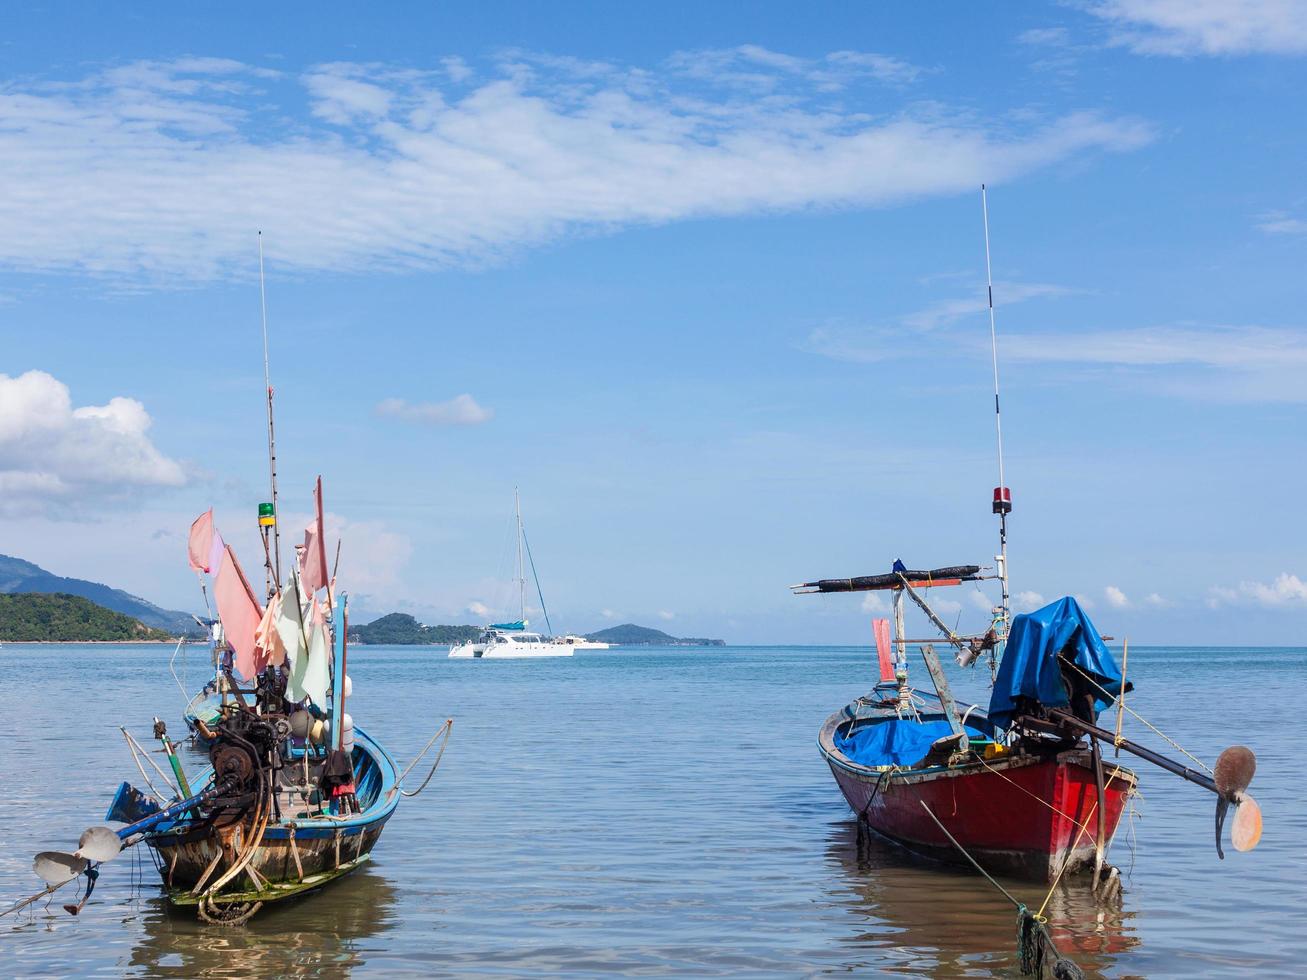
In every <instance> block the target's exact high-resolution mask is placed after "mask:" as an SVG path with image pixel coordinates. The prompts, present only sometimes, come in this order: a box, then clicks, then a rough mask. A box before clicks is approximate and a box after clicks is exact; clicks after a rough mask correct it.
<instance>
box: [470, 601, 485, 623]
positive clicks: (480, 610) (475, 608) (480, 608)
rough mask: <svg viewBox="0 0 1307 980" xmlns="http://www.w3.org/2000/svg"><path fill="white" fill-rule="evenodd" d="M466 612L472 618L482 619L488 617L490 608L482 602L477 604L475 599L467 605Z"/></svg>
mask: <svg viewBox="0 0 1307 980" xmlns="http://www.w3.org/2000/svg"><path fill="white" fill-rule="evenodd" d="M467 611H468V612H469V613H471V614H472V615H473V616H480V617H481V618H482V619H484V618H485V617H486V616H489V615H490V607H489V606H487V605H486V604H485V603H484V602H478V601H477V600H475V599H473V600H472V601H471V602H469V603H468V604H467Z"/></svg>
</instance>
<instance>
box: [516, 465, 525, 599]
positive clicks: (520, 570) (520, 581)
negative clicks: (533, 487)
mask: <svg viewBox="0 0 1307 980" xmlns="http://www.w3.org/2000/svg"><path fill="white" fill-rule="evenodd" d="M513 511H514V513H516V514H517V588H518V615H517V618H518V620H519V621H520V622H523V623H525V622H526V566H525V565H524V564H523V563H522V497H521V495H520V494H519V493H518V489H517V487H514V488H513Z"/></svg>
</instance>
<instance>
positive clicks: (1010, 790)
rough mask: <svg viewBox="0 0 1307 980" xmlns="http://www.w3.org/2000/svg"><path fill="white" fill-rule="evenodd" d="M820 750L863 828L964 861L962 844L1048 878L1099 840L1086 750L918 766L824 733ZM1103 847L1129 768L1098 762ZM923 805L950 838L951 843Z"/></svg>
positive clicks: (1004, 870) (993, 866) (1021, 872)
mask: <svg viewBox="0 0 1307 980" xmlns="http://www.w3.org/2000/svg"><path fill="white" fill-rule="evenodd" d="M841 720H842V721H847V720H848V719H847V717H846V716H843V715H837V716H833V718H832V719H831V720H829V721H828V723H827V726H826V727H825V728H824V729H823V736H824V737H823V739H822V745H821V748H822V753H823V755H824V756H825V757H826V761H827V763H828V764H829V765H830V769H831V773H832V774H833V775H834V777H835V781H836V783H837V784H838V785H839V787H840V791H841V792H842V793H843V794H844V798H845V800H847V801H848V804H849V806H850V808H852V810H853V812H854V814H856V815H857V816H858V817H859V819H860V820H861V821H862V822H863V823H864V824H865V825H866V826H867V827H868V828H870V829H871V830H873V831H875V832H876V833H877V834H880V835H881V836H883V837H886V838H888V839H889V840H892V841H895V842H896V843H898V844H901V845H903V846H904V847H906V848H908V849H909V850H912V851H914V852H916V853H919V854H923V855H926V856H928V857H932V858H936V859H939V860H944V861H948V862H950V863H966V858H965V857H964V856H963V855H962V854H961V853H960V852H959V850H958V846H957V845H960V846H961V847H962V848H964V849H965V850H966V852H967V854H969V855H971V857H972V858H974V859H975V860H976V861H977V862H978V863H979V864H980V865H981V866H982V867H984V868H985V869H986V870H989V871H992V872H995V873H998V874H1006V875H1012V876H1015V877H1021V878H1029V879H1036V880H1044V881H1051V880H1052V879H1054V878H1055V877H1057V876H1058V875H1059V874H1060V873H1065V874H1069V873H1074V872H1075V871H1077V870H1080V869H1083V868H1085V867H1086V866H1090V867H1092V865H1093V862H1094V859H1095V852H1096V849H1097V845H1098V836H1099V822H1098V812H1097V790H1096V787H1095V784H1094V772H1093V767H1092V763H1091V758H1090V755H1089V752H1088V751H1087V750H1084V749H1073V750H1070V751H1066V752H1061V753H1058V754H1056V755H1049V756H1034V755H1021V754H1014V755H1005V756H999V757H997V758H995V759H993V760H989V761H983V762H982V761H974V762H971V763H966V764H962V765H958V766H952V767H949V766H937V767H933V768H926V769H894V770H890V769H872V768H868V767H864V766H859V765H857V764H856V763H853V762H851V761H850V760H848V759H846V758H845V757H844V756H842V755H841V754H840V753H839V752H838V751H837V750H835V749H834V746H833V745H832V744H831V739H830V738H829V737H825V736H827V735H828V733H829V732H833V730H834V727H835V724H838V723H839V722H840V721H841ZM1104 769H1105V775H1106V776H1107V777H1108V778H1107V782H1106V787H1105V792H1104V799H1105V803H1106V805H1105V807H1104V820H1103V830H1102V833H1103V847H1104V850H1106V848H1107V847H1108V846H1109V845H1110V844H1111V841H1112V837H1113V836H1114V835H1115V833H1116V828H1117V825H1118V824H1119V823H1120V820H1121V815H1122V813H1123V812H1124V810H1125V807H1126V804H1127V802H1128V800H1129V797H1130V794H1131V793H1133V792H1134V788H1135V782H1136V780H1135V776H1134V773H1132V772H1130V771H1129V770H1125V769H1119V768H1118V767H1115V766H1111V765H1106V764H1105V766H1104ZM927 808H929V810H930V813H932V814H934V816H935V817H937V818H938V819H939V821H940V823H942V824H943V825H944V827H945V828H946V829H947V830H948V832H949V833H950V834H952V835H953V837H954V838H955V839H956V841H957V845H955V844H954V843H952V842H951V841H950V840H949V838H948V836H947V835H946V834H945V833H944V831H943V830H941V829H940V826H939V824H937V823H936V822H935V821H934V820H932V819H931V817H930V814H927V813H926V812H925V811H926V809H927Z"/></svg>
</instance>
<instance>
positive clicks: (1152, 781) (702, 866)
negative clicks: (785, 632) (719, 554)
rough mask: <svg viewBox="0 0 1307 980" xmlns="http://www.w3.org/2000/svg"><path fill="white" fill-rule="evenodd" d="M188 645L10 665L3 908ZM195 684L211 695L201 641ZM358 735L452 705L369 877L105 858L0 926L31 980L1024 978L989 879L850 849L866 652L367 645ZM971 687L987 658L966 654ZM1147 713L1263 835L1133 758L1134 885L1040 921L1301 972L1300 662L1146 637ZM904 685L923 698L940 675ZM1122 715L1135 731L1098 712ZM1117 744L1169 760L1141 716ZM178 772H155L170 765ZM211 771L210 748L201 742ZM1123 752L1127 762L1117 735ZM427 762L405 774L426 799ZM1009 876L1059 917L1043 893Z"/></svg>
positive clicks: (28, 653)
mask: <svg viewBox="0 0 1307 980" xmlns="http://www.w3.org/2000/svg"><path fill="white" fill-rule="evenodd" d="M171 653H172V649H171V647H167V648H165V647H157V646H124V647H116V646H81V645H69V646H59V645H45V646H22V645H6V646H5V647H4V648H3V650H0V722H2V725H3V727H2V730H3V733H4V741H3V743H0V904H4V905H7V904H9V902H10V901H13V900H17V899H19V898H21V897H24V896H26V895H29V894H31V893H32V892H35V891H37V890H38V889H39V888H40V887H41V883H40V882H39V880H38V879H37V878H36V877H35V876H34V875H33V874H32V872H31V859H32V855H33V854H35V853H36V852H37V851H40V850H45V849H57V850H71V849H73V848H74V847H75V846H76V844H77V838H78V835H79V834H80V832H81V831H82V829H83V828H85V827H87V826H91V825H94V824H98V823H101V822H102V817H103V814H104V809H105V806H106V804H107V802H108V800H109V797H110V796H111V794H112V792H113V790H114V789H115V788H116V787H117V785H118V783H119V782H120V781H121V780H123V779H130V780H131V781H133V782H137V783H139V782H140V778H139V775H138V773H137V772H136V770H135V767H134V766H133V764H132V761H131V757H130V755H129V753H128V751H127V748H126V746H125V744H124V740H123V737H122V734H121V733H120V732H119V726H120V725H121V726H126V727H127V728H128V729H129V730H131V731H132V732H133V733H134V734H135V735H136V737H137V738H138V739H140V740H141V741H142V742H145V743H150V737H149V736H150V729H151V723H152V719H153V716H154V715H156V714H157V715H159V716H160V717H162V718H163V719H164V720H165V721H166V722H167V723H168V725H169V729H170V731H172V732H173V733H174V734H175V735H177V736H181V735H182V734H184V733H185V728H184V726H183V725H182V722H181V718H180V713H181V709H182V706H183V704H184V703H185V698H184V697H183V694H182V691H181V690H180V689H179V688H178V686H177V685H176V684H174V682H173V680H172V678H171V677H170V675H169V671H168V658H169V655H170V654H171ZM182 659H183V658H179V665H178V673H179V674H184V678H183V680H184V685H185V687H186V688H187V689H188V690H192V689H196V688H198V687H199V686H201V685H202V684H203V682H204V680H205V674H204V662H205V660H206V657H205V654H204V653H203V652H202V651H201V650H200V649H198V648H191V649H190V651H189V652H188V653H187V654H186V656H185V658H184V660H185V661H186V662H185V664H184V666H183V665H182ZM349 669H350V674H351V676H352V678H353V681H354V696H353V698H352V700H351V702H350V705H349V710H350V713H351V714H352V715H353V716H354V719H355V722H356V724H357V725H359V726H360V727H362V728H363V729H365V730H366V731H368V732H369V733H370V734H371V735H372V736H373V737H375V738H377V739H378V740H379V741H380V742H381V743H382V744H383V745H384V746H386V748H387V749H388V750H389V751H390V752H391V753H392V755H394V756H395V758H396V759H397V760H398V761H399V762H400V764H401V765H404V764H406V763H407V762H408V760H409V759H410V758H412V756H413V755H414V754H415V753H416V752H417V751H418V750H419V749H421V747H422V746H423V745H424V744H425V743H426V741H427V739H428V738H429V737H430V735H431V734H432V733H433V732H434V731H435V730H436V729H437V728H438V727H439V726H440V724H441V723H443V721H444V720H445V718H447V717H453V718H454V727H453V736H452V738H451V740H450V742H449V747H448V751H447V752H446V753H445V756H444V759H443V761H442V762H441V765H440V769H439V770H438V772H437V773H436V775H435V778H434V779H432V781H431V783H430V785H429V786H428V788H427V789H426V791H425V792H424V793H422V795H420V796H418V797H416V798H414V799H405V800H403V801H402V802H401V804H400V806H399V809H398V811H397V812H396V814H395V815H394V817H393V818H392V819H391V821H390V823H389V825H388V826H387V827H386V830H385V833H384V834H383V835H382V837H381V840H380V842H379V844H378V846H377V847H376V849H375V851H374V852H373V861H372V862H371V863H370V864H369V865H366V866H365V867H364V869H362V870H361V871H359V872H357V873H356V874H354V875H353V876H351V877H349V878H346V879H344V880H342V881H339V882H336V883H334V884H332V885H330V886H328V887H327V888H326V889H324V890H322V891H321V892H319V893H317V894H315V895H312V896H309V897H307V898H304V899H302V900H299V901H295V902H292V903H289V904H287V905H285V906H283V907H268V908H265V909H264V910H263V911H262V912H260V913H259V915H258V916H256V917H255V918H254V920H253V921H252V922H251V923H250V924H249V925H247V926H244V927H241V928H236V929H222V928H215V927H212V926H203V925H201V924H200V923H198V922H197V921H196V920H195V918H194V916H193V914H189V913H184V912H183V913H174V912H170V911H169V909H168V908H167V906H166V904H165V903H164V900H163V898H162V896H161V894H160V891H159V883H158V877H157V874H156V873H155V871H154V868H153V865H152V864H151V863H150V862H149V860H148V855H147V854H146V853H145V852H144V848H138V849H135V850H133V851H129V852H126V853H124V854H123V855H122V856H121V857H119V858H118V859H117V860H115V861H114V862H112V863H110V864H108V865H106V866H105V867H104V868H103V874H102V875H101V878H100V881H99V884H98V886H97V887H96V890H95V894H94V895H93V896H92V898H91V900H90V902H89V903H88V904H87V906H86V908H85V909H84V910H83V912H82V914H81V915H80V916H78V917H76V918H73V917H71V916H69V915H67V914H66V913H65V912H64V911H63V910H62V908H61V905H62V904H63V903H64V902H68V901H73V900H75V899H74V896H72V895H71V894H70V893H71V891H72V888H71V887H70V888H67V889H65V890H63V891H61V892H59V893H57V894H56V895H55V896H54V899H53V900H52V901H50V902H48V903H47V902H45V901H44V900H43V901H42V902H41V903H39V904H38V905H36V906H35V907H34V908H32V909H29V910H27V911H24V912H21V913H17V914H14V915H10V916H6V917H4V918H0V955H2V956H3V960H2V961H0V962H2V963H3V966H2V967H0V972H3V973H6V974H10V973H12V974H16V975H18V976H67V975H90V976H120V975H129V976H167V977H254V976H301V975H323V976H349V975H357V976H396V975H421V976H442V975H444V976H521V975H529V974H541V973H557V974H563V975H568V976H611V975H623V974H630V975H689V976H811V975H817V974H827V973H856V974H862V975H877V974H893V975H909V976H929V977H943V976H976V977H985V976H1014V975H1016V974H1017V961H1016V955H1015V937H1016V915H1015V913H1014V910H1013V908H1012V906H1011V905H1010V904H1008V902H1007V900H1006V899H1004V898H1003V897H1002V896H1001V895H1000V894H999V893H998V892H997V891H996V890H995V889H994V888H993V887H992V886H991V885H990V884H988V883H987V882H986V881H985V880H984V879H982V878H981V877H979V876H978V875H975V874H969V873H964V872H961V871H957V870H948V869H944V868H941V867H939V866H935V865H931V864H929V863H923V862H922V861H920V860H916V859H913V858H912V857H910V856H908V855H906V854H904V853H903V852H902V851H900V850H899V849H897V848H896V847H894V846H893V845H890V844H886V843H881V842H876V841H873V842H871V843H870V844H863V845H862V846H859V842H858V839H857V835H856V833H855V827H854V821H853V817H852V814H851V813H850V812H849V810H848V808H847V806H846V804H845V802H844V800H843V798H842V797H841V796H840V794H839V791H838V790H837V789H836V787H835V783H834V781H833V780H832V779H831V776H830V772H829V770H828V769H827V767H826V765H825V763H824V762H823V761H822V759H821V757H820V756H819V754H818V752H817V747H816V736H817V730H818V728H819V727H820V725H821V723H822V721H823V719H824V718H825V717H826V716H827V715H828V714H830V713H831V712H833V711H835V710H837V709H838V708H840V707H841V706H843V705H844V704H846V703H847V702H849V701H850V700H852V699H853V698H854V697H856V696H858V695H859V694H862V693H865V692H866V691H867V690H868V689H869V688H870V686H871V684H872V682H873V680H874V678H873V671H874V669H875V668H874V656H873V655H872V654H871V653H870V652H869V651H867V650H866V649H847V648H846V649H841V648H831V647H726V648H705V649H686V648H678V649H651V648H645V649H616V650H609V651H603V652H599V651H594V652H590V651H583V652H579V653H578V654H577V655H576V656H575V657H574V658H572V659H567V660H542V661H535V662H531V661H469V660H449V659H447V658H446V656H445V650H444V649H443V648H431V647H365V646H356V647H353V648H352V649H351V651H350V668H349ZM950 674H951V676H953V677H954V679H955V683H956V686H957V694H958V695H959V697H960V698H963V699H974V700H982V703H983V699H985V698H986V697H987V695H986V693H985V682H986V681H987V678H988V672H987V671H986V670H985V668H984V667H983V666H982V667H981V668H979V669H978V670H973V671H972V672H970V673H965V674H964V673H963V672H961V671H959V670H951V671H950ZM1129 675H1130V679H1131V680H1133V681H1134V682H1135V684H1136V685H1137V687H1138V691H1137V693H1136V694H1134V695H1132V696H1131V697H1130V699H1129V703H1130V705H1131V706H1132V707H1134V708H1135V709H1137V710H1138V711H1139V712H1140V713H1141V714H1143V715H1144V716H1145V717H1147V718H1148V719H1149V720H1150V721H1152V722H1153V723H1154V724H1155V725H1157V726H1158V727H1159V728H1160V729H1161V730H1162V731H1163V732H1165V733H1167V734H1168V735H1169V736H1170V737H1171V738H1173V739H1175V740H1176V741H1178V742H1179V743H1181V744H1182V745H1184V746H1185V748H1187V749H1188V750H1189V751H1191V752H1193V753H1194V754H1195V755H1197V756H1198V757H1199V758H1202V759H1204V760H1206V761H1208V762H1209V763H1210V761H1211V760H1213V759H1214V758H1215V756H1216V755H1217V753H1218V752H1219V751H1220V750H1221V749H1222V748H1224V747H1225V746H1227V745H1230V744H1236V743H1242V744H1246V745H1249V746H1251V747H1252V748H1253V749H1254V750H1255V751H1256V753H1257V758H1258V770H1257V777H1256V779H1255V780H1254V782H1253V784H1252V790H1251V791H1252V793H1253V795H1254V796H1255V797H1256V798H1257V799H1258V801H1259V802H1260V804H1261V807H1262V811H1263V814H1264V816H1265V827H1266V829H1265V836H1264V837H1263V840H1262V843H1261V845H1260V847H1258V848H1257V849H1256V850H1255V851H1252V852H1249V853H1243V854H1240V853H1236V852H1233V850H1232V849H1231V848H1230V847H1229V846H1228V845H1227V847H1226V859H1225V860H1224V861H1219V860H1218V859H1217V856H1216V849H1215V846H1214V842H1213V812H1214V809H1215V799H1214V797H1213V796H1212V795H1211V794H1210V793H1207V792H1206V791H1204V790H1202V789H1199V788H1198V787H1195V786H1192V785H1190V784H1188V783H1185V782H1183V781H1182V780H1180V779H1178V778H1176V777H1174V776H1172V775H1170V774H1168V773H1165V772H1162V771H1161V770H1157V769H1153V768H1151V767H1149V766H1147V765H1146V764H1144V763H1142V762H1140V763H1138V764H1137V765H1134V764H1133V763H1131V762H1130V760H1129V759H1128V758H1127V757H1123V761H1125V762H1126V763H1127V764H1132V765H1134V768H1135V769H1136V770H1137V771H1138V772H1139V773H1140V777H1141V780H1140V789H1141V792H1140V795H1139V798H1138V799H1137V801H1136V803H1135V806H1134V808H1133V809H1132V811H1131V812H1130V814H1129V815H1128V816H1127V817H1126V818H1124V819H1123V821H1122V825H1121V828H1120V830H1119V832H1118V834H1117V839H1116V842H1115V845H1114V847H1113V850H1112V854H1111V857H1112V860H1113V861H1114V862H1115V863H1116V864H1117V865H1119V866H1120V867H1121V869H1122V872H1123V874H1124V876H1125V888H1124V894H1123V896H1122V898H1121V900H1120V901H1119V902H1116V903H1113V904H1110V905H1104V906H1100V905H1098V904H1097V903H1095V902H1094V900H1093V899H1092V897H1091V896H1090V895H1089V894H1088V890H1087V887H1086V885H1085V883H1084V879H1079V880H1072V881H1069V882H1067V883H1066V884H1064V885H1063V886H1061V887H1059V889H1058V890H1057V891H1056V893H1055V894H1054V895H1053V896H1052V897H1051V899H1050V900H1049V902H1048V905H1047V910H1046V914H1047V915H1048V917H1049V920H1050V928H1051V930H1052V933H1053V935H1054V937H1055V939H1056V941H1057V942H1058V944H1059V945H1060V947H1061V948H1062V951H1063V952H1064V953H1066V954H1068V955H1070V956H1071V957H1072V958H1073V959H1075V960H1076V961H1077V962H1078V963H1079V964H1080V965H1081V967H1082V968H1083V969H1085V970H1086V972H1087V973H1090V974H1091V975H1092V974H1095V973H1097V974H1102V975H1106V976H1147V977H1161V976H1177V977H1178V976H1184V977H1195V976H1238V975H1244V974H1252V973H1256V974H1257V975H1259V976H1293V975H1301V974H1302V972H1303V970H1304V969H1305V968H1304V963H1307V804H1305V803H1304V793H1303V791H1302V788H1301V777H1300V765H1299V760H1301V759H1302V757H1303V754H1304V747H1305V738H1307V729H1305V727H1304V724H1303V719H1302V716H1301V709H1300V705H1301V700H1302V699H1301V695H1302V693H1303V691H1304V688H1305V685H1304V681H1307V651H1304V650H1290V649H1259V650H1252V649H1249V650H1230V649H1212V648H1203V649H1190V648H1152V649H1147V648H1132V649H1131V651H1130V658H1129ZM915 680H916V681H918V682H919V683H922V684H928V683H929V680H928V677H927V675H926V673H925V671H924V669H922V670H918V671H917V672H916V677H915ZM1109 723H1114V718H1113V719H1109ZM1126 732H1127V733H1128V734H1129V735H1131V736H1132V737H1138V738H1139V739H1140V740H1141V741H1144V742H1146V743H1147V744H1149V745H1151V746H1154V747H1159V748H1161V749H1163V750H1164V751H1167V752H1169V753H1171V754H1176V753H1175V751H1174V750H1173V749H1171V748H1170V747H1169V746H1166V745H1165V743H1163V742H1162V741H1161V740H1160V739H1159V738H1158V737H1157V736H1155V735H1153V734H1152V733H1151V732H1149V731H1148V730H1147V729H1145V728H1144V727H1143V726H1142V725H1141V724H1140V723H1139V722H1137V721H1135V720H1134V719H1133V718H1131V717H1130V716H1127V718H1126ZM158 758H159V759H162V757H158ZM183 759H184V762H185V764H186V765H187V766H188V768H190V769H198V768H199V767H200V766H202V765H203V761H204V760H203V757H202V756H201V755H199V754H196V753H194V752H191V751H187V752H185V753H184V754H183ZM1108 759H1109V761H1115V760H1114V759H1113V756H1112V753H1111V751H1110V750H1109V751H1108ZM425 770H426V763H425V762H424V763H422V764H420V765H419V766H418V768H417V769H416V770H415V773H416V775H417V778H415V779H412V780H410V784H411V785H416V784H417V782H419V781H420V778H421V776H423V775H425ZM1004 884H1005V885H1006V886H1007V887H1008V888H1009V890H1010V891H1012V892H1013V894H1014V895H1016V896H1017V897H1018V898H1019V899H1020V900H1021V901H1023V902H1026V903H1027V904H1029V905H1030V906H1031V907H1032V908H1038V907H1039V906H1040V905H1041V904H1042V903H1043V902H1044V899H1045V893H1046V891H1047V889H1046V888H1045V887H1044V886H1041V885H1039V884H1037V883H1031V882H1011V881H1005V882H1004Z"/></svg>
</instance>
